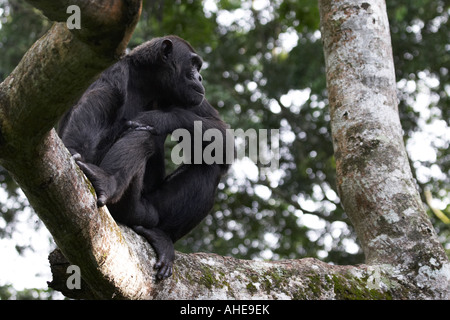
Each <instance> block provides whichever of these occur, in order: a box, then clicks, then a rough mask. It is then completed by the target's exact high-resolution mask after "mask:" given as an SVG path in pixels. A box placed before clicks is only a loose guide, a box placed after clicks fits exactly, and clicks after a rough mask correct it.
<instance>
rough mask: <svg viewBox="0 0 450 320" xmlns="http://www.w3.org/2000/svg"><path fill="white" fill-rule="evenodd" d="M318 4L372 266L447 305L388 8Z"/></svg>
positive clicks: (353, 205)
mask: <svg viewBox="0 0 450 320" xmlns="http://www.w3.org/2000/svg"><path fill="white" fill-rule="evenodd" d="M319 4H320V16H321V31H322V38H323V43H324V53H325V63H326V68H327V87H328V97H329V102H330V115H331V130H332V136H333V145H334V153H335V158H336V171H337V185H338V191H339V195H340V198H341V200H342V204H343V206H344V208H345V211H346V213H347V214H348V216H349V218H350V220H351V221H352V224H353V225H354V226H355V229H356V232H357V235H358V238H359V240H360V241H361V244H362V247H363V250H364V253H365V255H366V263H368V264H371V265H386V266H389V267H390V268H392V272H393V273H394V274H402V276H406V275H407V278H408V279H409V281H411V283H414V284H415V285H417V286H418V287H419V288H421V289H422V291H423V293H424V294H425V292H427V291H429V293H427V294H428V295H429V297H440V296H441V297H445V296H447V297H448V294H449V281H450V274H449V272H450V266H449V262H448V258H447V256H446V254H445V252H444V250H443V248H442V246H441V245H440V243H439V241H438V239H437V235H436V233H435V231H434V229H433V226H432V225H431V223H430V221H429V219H428V217H427V215H426V212H425V210H424V207H423V205H422V202H421V199H420V196H419V193H418V191H417V190H416V187H415V184H414V180H413V177H412V174H411V169H410V167H409V163H408V158H407V154H406V151H405V148H404V145H403V137H402V128H401V125H400V119H399V115H398V109H397V95H396V81H395V72H394V62H393V57H392V46H391V38H390V34H389V23H388V19H387V13H386V5H385V2H384V1H383V0H377V1H370V3H369V2H365V1H357V0H351V1H333V0H322V1H319ZM406 270H408V272H405V271H406Z"/></svg>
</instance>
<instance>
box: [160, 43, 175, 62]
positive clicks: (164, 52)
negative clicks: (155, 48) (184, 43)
mask: <svg viewBox="0 0 450 320" xmlns="http://www.w3.org/2000/svg"><path fill="white" fill-rule="evenodd" d="M172 51H173V43H172V41H171V40H169V39H164V40H163V42H162V43H161V48H160V52H161V58H162V60H163V61H167V59H168V58H169V57H170V55H171V54H172Z"/></svg>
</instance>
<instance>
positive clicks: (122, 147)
mask: <svg viewBox="0 0 450 320" xmlns="http://www.w3.org/2000/svg"><path fill="white" fill-rule="evenodd" d="M154 151H155V140H154V139H153V136H152V134H151V133H150V132H149V131H145V130H144V131H136V130H135V131H129V132H127V133H126V134H125V135H123V136H122V137H121V138H120V139H119V140H118V141H117V142H116V143H115V144H114V145H113V146H112V147H111V149H110V150H109V151H108V152H107V153H106V155H105V157H104V158H103V160H102V162H101V163H100V165H99V166H96V165H94V164H92V163H85V162H82V161H80V160H78V161H77V163H78V165H79V166H80V168H81V169H82V170H83V172H84V173H85V174H86V176H87V177H88V178H89V180H90V181H91V182H92V184H93V185H94V188H95V191H96V193H97V199H98V200H97V204H98V205H99V206H104V205H105V204H110V203H115V202H117V201H119V200H120V198H121V197H122V195H123V194H124V192H125V190H127V189H128V188H129V186H130V183H131V181H132V180H133V179H134V178H135V177H136V176H137V175H138V176H139V178H141V179H142V178H143V174H144V172H145V166H146V163H147V160H148V159H149V157H150V156H152V154H154ZM136 192H138V191H136ZM139 192H140V191H139Z"/></svg>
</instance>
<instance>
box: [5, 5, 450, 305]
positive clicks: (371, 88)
mask: <svg viewBox="0 0 450 320" xmlns="http://www.w3.org/2000/svg"><path fill="white" fill-rule="evenodd" d="M30 2H31V3H33V4H35V5H36V6H38V7H39V8H41V9H43V10H44V14H46V15H47V16H48V17H50V18H51V19H55V20H60V21H63V20H64V15H63V14H61V13H60V11H61V10H62V9H65V5H66V4H68V2H67V1H56V0H47V1H45V0H41V1H38V0H34V1H32V0H30ZM70 4H78V5H80V7H82V8H83V9H82V10H83V11H84V16H85V17H86V18H85V19H86V20H85V21H86V23H87V24H86V26H85V29H84V30H82V31H80V32H78V33H77V32H70V31H69V30H67V29H66V27H65V25H64V23H56V24H55V25H54V26H53V27H52V29H51V30H50V31H49V32H48V33H47V34H46V35H45V36H44V37H43V38H42V39H40V40H39V41H38V42H37V43H36V44H35V45H34V46H33V47H32V48H31V49H30V51H29V52H28V53H27V54H26V55H25V57H24V58H23V60H22V61H21V63H20V64H19V66H18V67H17V68H16V69H15V70H14V72H13V73H12V74H11V75H10V76H9V77H8V78H7V79H6V80H5V81H4V82H3V83H2V84H1V85H0V164H1V165H3V166H5V167H6V168H7V169H8V170H9V171H10V172H11V173H12V175H13V176H14V178H15V179H16V181H17V182H18V183H19V185H20V186H21V188H22V189H23V190H24V192H25V194H26V195H27V197H28V199H29V201H30V203H31V205H32V206H33V208H34V209H35V211H36V212H37V214H38V215H39V217H40V218H41V219H42V220H43V221H44V223H45V224H46V226H47V228H48V229H49V230H50V232H51V233H52V235H53V237H54V239H55V241H56V243H57V244H58V246H59V248H60V249H61V251H62V253H63V254H64V256H65V257H66V258H67V259H68V261H70V264H75V265H78V266H79V267H80V269H81V276H82V277H83V280H84V282H83V284H82V286H83V287H82V289H83V290H85V291H80V292H70V291H68V289H67V286H66V285H65V279H66V277H67V275H66V274H65V270H66V268H65V266H66V265H65V263H67V262H66V261H65V258H63V257H62V256H61V255H59V254H58V253H54V254H52V256H51V261H52V267H53V271H54V279H53V281H52V283H51V285H52V287H55V288H59V289H60V290H62V291H63V292H65V293H66V294H67V295H68V296H73V297H78V298H103V299H187V298H196V299H198V298H209V299H228V298H234V299H244V298H267V299H274V298H277V299H293V298H298V299H380V298H381V299H390V298H396V299H418V298H423V299H430V298H441V299H448V298H450V293H449V292H450V289H449V280H450V266H449V263H448V259H447V258H446V256H445V254H444V253H443V249H442V247H441V246H440V245H439V243H438V242H437V239H436V235H435V233H434V230H433V229H432V226H431V225H430V223H429V221H428V220H427V218H426V215H425V214H424V211H423V208H422V205H421V203H420V200H419V197H418V195H417V193H416V192H415V190H414V188H413V187H414V185H413V183H412V179H411V175H410V170H409V167H408V166H407V161H406V154H405V152H404V149H403V144H402V142H401V140H402V139H401V131H400V130H401V128H400V124H399V120H398V115H397V111H396V101H395V79H394V78H393V64H392V60H391V53H390V45H389V34H388V30H389V28H388V24H387V18H386V14H385V7H384V2H383V1H382V0H377V1H371V2H370V4H369V3H366V2H363V1H357V0H352V1H350V0H348V1H334V0H322V1H320V8H321V21H322V37H323V39H324V44H325V48H324V50H325V56H326V63H327V80H328V90H329V95H330V108H331V115H332V129H333V138H334V143H335V151H336V160H337V166H338V181H339V190H340V193H341V197H342V199H343V202H344V205H345V208H346V210H347V212H348V214H349V216H350V217H351V219H352V221H353V223H354V225H355V227H356V230H357V232H358V235H359V237H360V238H361V241H362V244H363V248H364V251H365V253H366V256H367V262H368V264H367V265H361V266H333V265H328V264H325V263H323V262H320V261H318V260H315V259H302V260H286V261H279V262H259V261H242V260H237V259H233V258H227V257H220V256H217V255H213V254H189V255H186V254H181V253H177V258H176V261H175V272H174V276H173V277H172V278H170V279H167V280H165V281H162V282H155V281H154V279H153V272H154V271H153V270H152V266H153V264H154V254H153V250H152V249H151V247H150V245H149V244H148V243H147V242H145V241H144V240H143V238H141V237H139V236H137V235H136V234H135V233H134V232H132V231H131V230H130V229H128V228H126V227H121V228H119V227H118V226H117V224H116V223H115V222H114V220H113V219H112V218H111V216H110V215H109V213H108V212H107V210H105V209H100V210H99V209H97V207H96V201H95V192H94V190H93V189H92V186H91V185H90V184H89V183H88V182H87V181H86V180H85V177H84V175H83V174H82V172H81V170H79V168H78V167H77V166H76V164H75V163H74V161H73V160H72V159H71V157H70V154H69V153H68V151H67V150H66V149H65V147H64V146H63V144H62V142H61V140H60V139H59V138H58V136H57V135H56V133H55V131H54V130H52V129H51V128H52V126H53V125H54V124H55V123H56V121H57V120H58V119H59V117H60V116H61V115H62V113H63V112H64V111H65V110H66V109H67V108H69V107H70V106H71V105H72V103H73V101H74V100H75V99H76V98H77V97H79V96H80V95H81V93H82V92H83V91H84V89H85V88H86V86H87V85H88V84H89V83H90V82H91V81H92V80H93V78H94V77H95V75H97V74H98V73H99V72H100V71H102V70H103V69H104V68H105V67H106V66H108V65H109V64H111V63H112V62H113V61H114V59H116V58H117V57H118V56H119V54H120V53H121V52H122V50H123V48H124V46H125V44H126V42H127V41H128V38H129V36H130V34H131V32H132V30H133V28H134V24H135V23H136V21H137V16H138V15H139V10H140V2H139V1H125V0H123V1H120V0H117V1H81V0H80V1H70ZM91 5H92V6H91ZM99 8H101V10H100V9H99ZM90 10H93V11H92V12H91V11H90ZM102 10H104V11H102ZM64 12H65V10H64ZM105 12H106V13H107V14H105V15H104V13H105ZM102 26H104V27H105V29H101V28H100V27H102ZM106 26H107V28H106ZM100 29H101V30H100ZM108 30H109V31H110V32H111V35H108V34H109V32H108ZM116 36H117V37H116ZM367 46H368V48H367ZM367 49H370V50H367ZM386 61H387V62H386ZM380 110H381V111H382V112H380ZM388 140H389V141H388ZM388 142H389V143H388ZM380 173H381V174H380Z"/></svg>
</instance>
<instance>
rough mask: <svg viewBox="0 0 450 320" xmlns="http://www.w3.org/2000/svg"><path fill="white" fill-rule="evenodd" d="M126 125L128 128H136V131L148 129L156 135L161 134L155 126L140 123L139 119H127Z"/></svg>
mask: <svg viewBox="0 0 450 320" xmlns="http://www.w3.org/2000/svg"><path fill="white" fill-rule="evenodd" d="M125 125H126V126H127V128H128V129H131V130H134V131H148V132H150V133H151V134H154V135H158V134H159V133H158V131H157V130H156V128H155V127H153V126H149V125H145V124H142V123H140V122H138V121H132V120H130V121H127V122H126V124H125Z"/></svg>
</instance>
